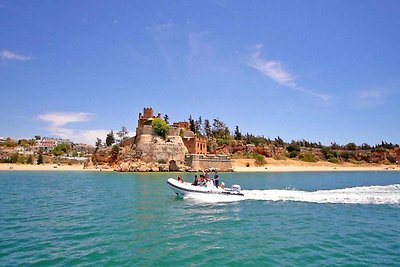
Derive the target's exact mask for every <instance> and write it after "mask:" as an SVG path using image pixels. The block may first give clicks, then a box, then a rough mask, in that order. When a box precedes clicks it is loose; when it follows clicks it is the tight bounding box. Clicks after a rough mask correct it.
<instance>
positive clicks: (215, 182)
mask: <svg viewBox="0 0 400 267" xmlns="http://www.w3.org/2000/svg"><path fill="white" fill-rule="evenodd" d="M214 185H215V187H217V188H218V185H219V176H218V173H217V171H215V175H214Z"/></svg>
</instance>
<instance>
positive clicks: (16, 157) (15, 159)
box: [11, 153, 19, 163]
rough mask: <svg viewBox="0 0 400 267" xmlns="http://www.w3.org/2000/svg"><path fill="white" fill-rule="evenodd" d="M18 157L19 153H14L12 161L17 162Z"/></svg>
mask: <svg viewBox="0 0 400 267" xmlns="http://www.w3.org/2000/svg"><path fill="white" fill-rule="evenodd" d="M18 158H19V155H18V153H14V154H12V155H11V163H17V162H18Z"/></svg>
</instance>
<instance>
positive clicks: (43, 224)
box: [0, 171, 400, 266]
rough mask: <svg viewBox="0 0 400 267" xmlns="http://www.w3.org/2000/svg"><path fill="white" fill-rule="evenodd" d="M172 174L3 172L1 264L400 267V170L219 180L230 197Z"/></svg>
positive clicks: (250, 175) (241, 175)
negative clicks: (199, 191) (181, 193)
mask: <svg viewBox="0 0 400 267" xmlns="http://www.w3.org/2000/svg"><path fill="white" fill-rule="evenodd" d="M171 175H172V176H177V175H178V174H168V173H152V174H134V173H109V172H107V173H106V172H60V171H55V172H0V265H1V266H18V265H19V266H26V265H33V266H103V265H106V266H154V265H156V266H173V265H175V266H176V265H185V266H186V265H189V266H198V265H203V266H204V265H207V266H213V265H219V266H221V265H229V266H242V265H245V266H323V265H325V266H343V265H351V266H399V265H400V172H309V173H308V172H301V173H222V174H220V181H224V182H225V183H226V184H227V185H232V184H240V185H241V186H242V188H243V193H244V195H245V196H244V198H241V199H234V200H232V199H231V198H229V196H228V197H213V196H201V197H198V196H197V197H190V196H189V197H187V198H185V199H179V198H176V197H175V195H174V193H173V192H172V191H171V190H170V189H169V188H168V187H167V185H166V180H167V178H168V177H169V176H171ZM193 176H194V174H185V175H184V176H183V177H184V179H185V180H187V181H191V180H192V179H193Z"/></svg>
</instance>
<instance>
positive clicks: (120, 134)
mask: <svg viewBox="0 0 400 267" xmlns="http://www.w3.org/2000/svg"><path fill="white" fill-rule="evenodd" d="M128 133H129V132H128V129H127V128H126V127H125V126H122V127H121V131H119V132H117V136H118V137H119V139H120V140H121V141H124V140H126V139H127V138H128Z"/></svg>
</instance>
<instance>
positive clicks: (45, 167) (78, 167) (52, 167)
mask: <svg viewBox="0 0 400 267" xmlns="http://www.w3.org/2000/svg"><path fill="white" fill-rule="evenodd" d="M0 171H114V170H113V169H112V168H90V169H87V168H84V166H83V164H72V165H57V164H40V165H37V164H16V163H1V164H0Z"/></svg>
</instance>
